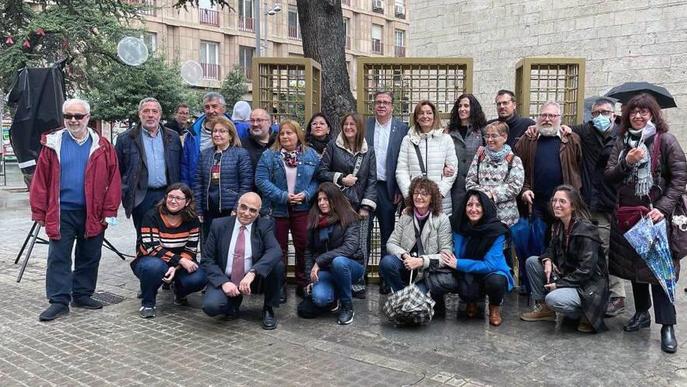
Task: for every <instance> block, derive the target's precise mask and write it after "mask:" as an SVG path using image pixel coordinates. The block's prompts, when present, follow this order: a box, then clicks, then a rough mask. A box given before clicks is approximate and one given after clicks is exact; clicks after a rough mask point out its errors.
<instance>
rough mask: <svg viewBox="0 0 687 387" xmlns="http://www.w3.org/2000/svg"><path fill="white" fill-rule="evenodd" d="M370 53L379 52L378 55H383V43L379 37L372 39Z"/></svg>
mask: <svg viewBox="0 0 687 387" xmlns="http://www.w3.org/2000/svg"><path fill="white" fill-rule="evenodd" d="M372 53H373V54H379V55H384V45H382V41H381V40H379V39H372Z"/></svg>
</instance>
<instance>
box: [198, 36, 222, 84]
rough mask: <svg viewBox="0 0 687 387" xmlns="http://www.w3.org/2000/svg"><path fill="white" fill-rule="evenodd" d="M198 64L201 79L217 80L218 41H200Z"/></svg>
mask: <svg viewBox="0 0 687 387" xmlns="http://www.w3.org/2000/svg"><path fill="white" fill-rule="evenodd" d="M200 66H201V67H202V68H203V79H216V80H219V43H217V42H208V41H205V40H201V41H200Z"/></svg>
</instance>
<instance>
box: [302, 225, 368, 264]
mask: <svg viewBox="0 0 687 387" xmlns="http://www.w3.org/2000/svg"><path fill="white" fill-rule="evenodd" d="M308 234H309V235H308V248H307V249H306V250H305V269H306V270H305V272H306V273H310V270H312V267H313V265H314V264H315V262H317V266H319V267H320V269H324V270H328V268H329V265H330V264H331V262H332V260H334V258H336V257H339V256H341V257H346V258H350V259H352V260H354V261H356V262H358V263H359V264H361V265H364V264H365V261H364V259H363V252H362V250H361V249H360V225H359V222H354V223H352V224H350V225H348V227H346V228H343V227H341V223H334V224H332V225H330V226H327V227H325V228H315V229H309V230H308Z"/></svg>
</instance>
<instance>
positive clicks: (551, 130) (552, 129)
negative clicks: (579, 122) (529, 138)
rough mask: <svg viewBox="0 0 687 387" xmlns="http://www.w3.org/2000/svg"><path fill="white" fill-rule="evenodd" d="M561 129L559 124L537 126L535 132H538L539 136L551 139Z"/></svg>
mask: <svg viewBox="0 0 687 387" xmlns="http://www.w3.org/2000/svg"><path fill="white" fill-rule="evenodd" d="M560 129H561V125H560V124H551V125H541V124H537V131H538V132H539V134H540V135H542V136H545V137H553V136H556V135H558V131H559V130H560Z"/></svg>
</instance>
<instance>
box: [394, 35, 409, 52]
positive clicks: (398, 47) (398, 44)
mask: <svg viewBox="0 0 687 387" xmlns="http://www.w3.org/2000/svg"><path fill="white" fill-rule="evenodd" d="M394 51H395V54H396V56H400V57H403V56H406V32H405V31H403V30H396V31H394Z"/></svg>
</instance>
